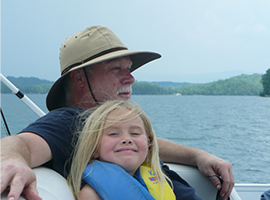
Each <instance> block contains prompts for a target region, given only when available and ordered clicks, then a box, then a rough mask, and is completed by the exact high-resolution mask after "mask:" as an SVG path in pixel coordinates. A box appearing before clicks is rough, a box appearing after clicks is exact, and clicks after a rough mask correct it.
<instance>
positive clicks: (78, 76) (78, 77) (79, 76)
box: [70, 69, 85, 87]
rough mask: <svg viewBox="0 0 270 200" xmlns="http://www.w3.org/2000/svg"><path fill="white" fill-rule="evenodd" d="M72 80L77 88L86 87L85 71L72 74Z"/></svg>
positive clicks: (81, 70) (75, 71) (80, 70)
mask: <svg viewBox="0 0 270 200" xmlns="http://www.w3.org/2000/svg"><path fill="white" fill-rule="evenodd" d="M70 78H71V80H72V82H74V83H75V84H76V85H77V86H79V87H84V85H85V77H84V73H83V69H77V70H74V71H72V72H70Z"/></svg>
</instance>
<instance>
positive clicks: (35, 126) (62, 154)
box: [20, 107, 81, 177]
mask: <svg viewBox="0 0 270 200" xmlns="http://www.w3.org/2000/svg"><path fill="white" fill-rule="evenodd" d="M79 112H81V110H80V109H78V108H74V107H67V108H61V109H58V110H54V111H51V112H49V113H48V114H47V115H45V116H43V117H41V118H39V119H37V120H36V121H35V122H33V123H31V124H30V125H29V126H28V127H26V128H25V129H23V130H22V131H21V132H20V133H22V132H32V133H35V134H37V135H39V136H41V137H42V138H44V140H46V142H47V143H48V145H49V147H50V149H51V151H52V155H53V159H52V160H51V161H49V162H48V163H46V164H45V166H47V167H49V168H52V169H54V170H55V171H57V172H58V173H60V174H62V175H63V176H65V177H66V175H67V173H68V171H69V166H66V162H67V161H68V159H70V156H71V152H72V149H73V148H72V142H73V139H75V138H73V136H74V135H75V134H74V133H75V131H76V130H77V128H76V125H77V119H78V114H79ZM65 167H68V168H66V169H65Z"/></svg>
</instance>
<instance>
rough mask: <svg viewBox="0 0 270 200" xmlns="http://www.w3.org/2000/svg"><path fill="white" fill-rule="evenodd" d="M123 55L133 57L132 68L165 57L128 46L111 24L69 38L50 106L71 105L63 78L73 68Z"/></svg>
mask: <svg viewBox="0 0 270 200" xmlns="http://www.w3.org/2000/svg"><path fill="white" fill-rule="evenodd" d="M123 56H129V57H130V59H131V61H132V66H131V72H132V71H134V70H136V69H137V68H139V67H140V66H142V65H144V64H146V63H148V62H150V61H152V60H155V59H158V58H160V57H161V55H160V54H158V53H154V52H148V51H132V50H128V48H127V47H126V46H125V45H124V44H123V43H122V42H121V41H120V40H119V38H118V37H117V36H116V35H115V34H114V33H113V32H112V31H111V30H110V29H108V28H107V27H102V26H92V27H89V28H86V29H85V30H83V31H80V32H78V33H76V34H74V35H72V36H71V37H69V38H67V39H66V40H65V42H64V43H63V44H62V46H61V48H60V65H61V77H60V78H59V79H58V80H57V81H56V82H55V83H54V84H53V85H52V87H51V89H50V91H49V93H48V95H47V99H46V104H47V108H48V110H49V111H51V110H54V109H57V108H61V107H64V106H67V105H66V99H65V98H66V94H65V90H64V85H63V84H64V81H63V80H64V77H65V76H66V75H67V74H69V72H71V71H74V70H76V69H79V68H82V67H86V66H89V65H93V64H97V63H99V62H103V61H106V60H110V59H115V58H119V57H123Z"/></svg>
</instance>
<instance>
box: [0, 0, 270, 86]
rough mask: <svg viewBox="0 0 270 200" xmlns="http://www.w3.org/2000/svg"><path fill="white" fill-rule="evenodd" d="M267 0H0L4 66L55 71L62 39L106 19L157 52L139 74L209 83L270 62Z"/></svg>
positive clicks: (44, 74)
mask: <svg viewBox="0 0 270 200" xmlns="http://www.w3.org/2000/svg"><path fill="white" fill-rule="evenodd" d="M269 10H270V1H269V0H218V1H217V0H212V1H210V0H204V1H201V0H188V1H186V0H185V1H184V0H166V1H161V0H155V1H154V0H128V1H127V0H76V1H75V0H46V1H45V0H40V1H37V0H2V1H1V73H2V74H3V75H5V76H15V77H20V76H23V77H38V78H40V79H46V80H50V81H55V80H57V79H58V78H59V77H60V64H59V49H60V46H61V44H62V43H63V42H64V40H65V39H66V38H67V37H69V36H71V35H73V34H74V33H76V32H78V31H81V30H84V29H85V28H86V27H90V26H93V25H102V26H107V27H109V28H110V29H111V30H112V31H113V32H114V33H116V35H117V36H118V37H119V38H120V39H121V40H122V42H123V43H124V44H125V45H126V46H127V47H128V48H129V49H131V50H147V51H154V52H158V53H160V54H161V55H162V58H160V59H158V60H155V61H153V62H151V63H149V64H147V65H145V66H143V67H141V68H139V69H138V70H136V71H135V72H133V75H134V77H135V78H136V80H138V81H173V82H191V83H207V82H212V81H217V80H219V79H226V78H229V77H232V76H237V75H241V74H254V73H259V74H264V73H265V72H266V70H267V69H269V68H270V56H269V53H270V14H269Z"/></svg>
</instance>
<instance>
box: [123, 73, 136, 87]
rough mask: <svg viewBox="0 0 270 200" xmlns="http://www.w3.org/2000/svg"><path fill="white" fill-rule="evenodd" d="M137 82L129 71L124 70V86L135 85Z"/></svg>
mask: <svg viewBox="0 0 270 200" xmlns="http://www.w3.org/2000/svg"><path fill="white" fill-rule="evenodd" d="M134 82H135V78H134V77H133V76H132V74H131V73H130V71H129V70H127V69H126V70H124V78H123V79H122V84H124V85H126V84H130V85H131V84H133V83H134Z"/></svg>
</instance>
